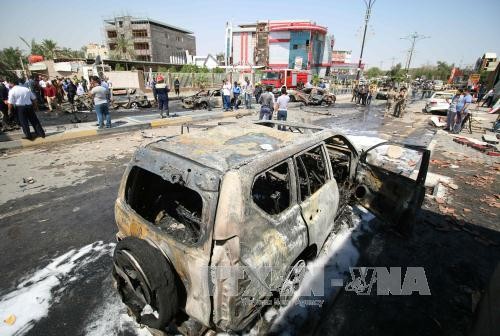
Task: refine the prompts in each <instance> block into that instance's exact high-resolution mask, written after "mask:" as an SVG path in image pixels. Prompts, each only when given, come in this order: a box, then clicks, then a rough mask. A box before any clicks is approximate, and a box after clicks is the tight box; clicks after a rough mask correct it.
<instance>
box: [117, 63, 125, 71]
mask: <svg viewBox="0 0 500 336" xmlns="http://www.w3.org/2000/svg"><path fill="white" fill-rule="evenodd" d="M123 70H125V67H124V66H123V65H121V64H120V63H116V65H115V71H123Z"/></svg>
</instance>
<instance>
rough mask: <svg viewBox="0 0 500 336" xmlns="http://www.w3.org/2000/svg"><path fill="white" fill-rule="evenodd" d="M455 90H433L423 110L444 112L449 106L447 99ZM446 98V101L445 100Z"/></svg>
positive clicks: (451, 96)
mask: <svg viewBox="0 0 500 336" xmlns="http://www.w3.org/2000/svg"><path fill="white" fill-rule="evenodd" d="M454 95H455V91H438V92H434V93H433V94H432V96H431V97H430V98H429V99H428V100H427V103H426V104H425V108H424V112H427V113H443V112H444V113H446V112H447V111H448V108H449V107H450V103H448V101H449V100H450V99H451V98H453V96H454ZM447 99H448V101H446V100H447Z"/></svg>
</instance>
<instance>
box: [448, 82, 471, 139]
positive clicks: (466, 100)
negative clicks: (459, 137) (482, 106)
mask: <svg viewBox="0 0 500 336" xmlns="http://www.w3.org/2000/svg"><path fill="white" fill-rule="evenodd" d="M471 103H472V96H471V94H470V90H469V89H465V90H464V94H463V96H460V98H459V99H458V102H457V121H456V123H455V126H454V127H453V128H452V130H453V133H456V134H458V133H460V131H461V130H462V127H463V124H464V123H465V121H466V117H467V114H468V113H469V110H468V109H467V108H468V107H469V105H470V104H471Z"/></svg>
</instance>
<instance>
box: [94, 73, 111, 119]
mask: <svg viewBox="0 0 500 336" xmlns="http://www.w3.org/2000/svg"><path fill="white" fill-rule="evenodd" d="M90 87H91V90H90V96H92V97H93V98H94V106H95V113H96V115H97V124H98V125H99V126H98V128H100V129H101V128H103V122H104V121H103V119H104V118H106V128H111V115H110V114H109V105H108V89H106V88H105V87H104V86H102V85H101V80H100V79H99V77H97V76H94V77H92V79H91V80H90Z"/></svg>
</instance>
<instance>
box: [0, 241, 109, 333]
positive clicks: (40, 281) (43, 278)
mask: <svg viewBox="0 0 500 336" xmlns="http://www.w3.org/2000/svg"><path fill="white" fill-rule="evenodd" d="M114 246H115V244H114V243H110V244H104V243H103V242H102V241H98V242H95V243H93V244H89V245H86V246H83V247H82V248H80V249H72V250H70V251H68V252H66V253H65V254H63V255H61V256H59V257H57V258H55V259H53V260H52V261H51V262H50V263H49V264H48V265H47V266H46V267H45V268H43V269H40V270H38V271H36V272H35V273H33V274H32V275H31V276H28V277H26V278H24V279H23V281H22V282H21V283H20V284H19V285H18V286H17V288H16V289H15V290H14V291H12V292H10V293H8V294H6V295H5V296H3V297H2V298H1V299H0V319H1V321H0V335H2V336H9V335H16V336H20V335H23V334H24V333H26V332H27V331H29V330H30V329H31V328H32V327H33V326H34V324H35V323H36V322H37V321H38V320H40V319H41V318H43V317H45V316H47V314H48V312H49V308H50V306H51V305H52V303H54V302H57V300H58V296H59V295H61V294H62V292H63V291H64V287H63V288H59V289H58V290H57V291H55V289H56V288H57V287H60V286H62V285H64V286H66V285H68V284H70V283H72V282H74V281H76V280H77V279H78V278H79V277H78V275H73V274H71V275H70V273H71V272H72V271H73V270H75V269H77V268H81V267H82V266H84V265H85V264H87V263H89V262H92V261H94V260H96V259H98V258H100V257H101V256H103V255H105V254H107V253H109V251H110V250H113V248H114ZM11 314H13V315H15V317H16V321H15V323H14V324H13V325H7V324H6V323H4V322H3V320H4V319H5V318H7V316H9V315H11Z"/></svg>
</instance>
